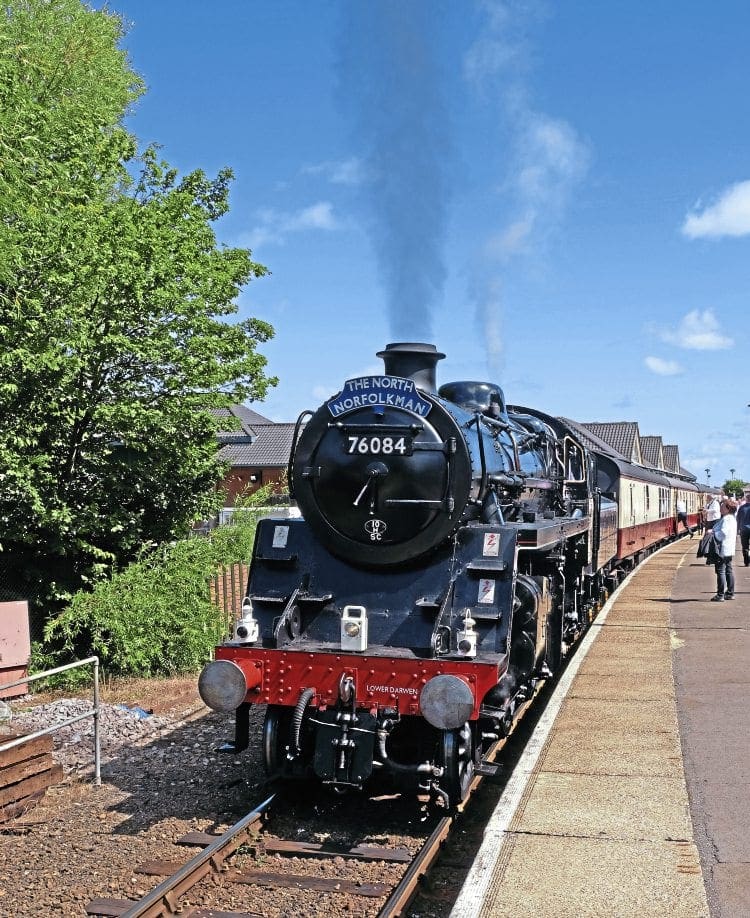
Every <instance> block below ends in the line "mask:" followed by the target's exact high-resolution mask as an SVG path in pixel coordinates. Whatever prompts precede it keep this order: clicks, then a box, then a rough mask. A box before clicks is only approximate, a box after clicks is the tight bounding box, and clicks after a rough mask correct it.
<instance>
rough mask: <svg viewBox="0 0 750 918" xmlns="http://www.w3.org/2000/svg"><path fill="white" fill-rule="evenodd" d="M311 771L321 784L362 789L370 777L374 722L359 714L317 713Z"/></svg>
mask: <svg viewBox="0 0 750 918" xmlns="http://www.w3.org/2000/svg"><path fill="white" fill-rule="evenodd" d="M310 722H311V723H313V724H315V726H316V728H317V729H316V733H315V754H314V757H313V770H314V772H315V774H316V775H317V776H318V777H319V778H320V780H321V781H322V782H323V783H324V784H337V785H348V786H352V787H361V786H362V784H363V783H364V782H365V781H366V780H367V779H368V778H369V777H370V775H371V774H372V762H373V753H374V749H375V734H376V729H377V721H376V719H375V718H374V717H373V716H372V715H371V714H367V713H364V712H362V711H357V712H356V713H353V712H351V711H343V710H328V711H319V712H317V713H316V714H315V715H313V716H312V717H311V718H310Z"/></svg>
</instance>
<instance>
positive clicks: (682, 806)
mask: <svg viewBox="0 0 750 918" xmlns="http://www.w3.org/2000/svg"><path fill="white" fill-rule="evenodd" d="M512 828H513V830H514V831H520V832H533V833H535V834H540V833H545V834H550V835H583V836H586V837H588V838H598V837H601V836H605V837H608V838H618V839H621V840H629V841H640V840H642V839H651V840H652V841H655V840H663V839H672V840H689V839H691V838H692V834H693V833H692V825H691V822H690V816H689V810H688V796H687V791H686V790H685V782H684V779H683V778H682V776H680V777H679V778H674V777H659V776H656V777H642V776H640V775H638V776H633V777H630V776H627V775H588V774H577V775H567V774H555V773H551V772H547V771H542V772H540V774H538V775H537V778H536V781H535V782H534V788H533V793H532V794H531V795H530V796H529V798H528V800H526V802H525V804H524V806H523V808H522V810H521V812H520V813H519V814H517V816H516V818H515V819H514V821H513V825H512Z"/></svg>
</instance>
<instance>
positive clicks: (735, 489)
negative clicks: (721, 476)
mask: <svg viewBox="0 0 750 918" xmlns="http://www.w3.org/2000/svg"><path fill="white" fill-rule="evenodd" d="M748 487H750V484H748V482H747V481H744V480H743V479H742V478H727V480H726V481H725V482H724V484H723V485H722V486H721V490H722V491H723V492H724V493H725V494H729V495H730V497H742V495H743V494H744V493H745V490H746V489H747V488H748Z"/></svg>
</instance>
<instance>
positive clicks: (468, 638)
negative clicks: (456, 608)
mask: <svg viewBox="0 0 750 918" xmlns="http://www.w3.org/2000/svg"><path fill="white" fill-rule="evenodd" d="M474 625H476V621H475V620H474V619H473V618H472V617H471V609H466V612H465V613H464V626H463V628H462V629H461V631H458V632H456V648H457V650H458V652H459V653H460V654H461V655H462V656H464V657H475V656H476V655H477V633H476V631H475V630H474Z"/></svg>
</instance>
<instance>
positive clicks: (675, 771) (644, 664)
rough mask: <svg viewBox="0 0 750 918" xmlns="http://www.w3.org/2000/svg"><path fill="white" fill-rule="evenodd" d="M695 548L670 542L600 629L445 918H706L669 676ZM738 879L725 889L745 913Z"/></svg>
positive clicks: (680, 643) (680, 641)
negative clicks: (683, 574)
mask: <svg viewBox="0 0 750 918" xmlns="http://www.w3.org/2000/svg"><path fill="white" fill-rule="evenodd" d="M694 550H695V548H694V546H686V545H684V544H680V543H674V544H672V545H670V546H668V547H667V548H666V549H665V550H664V551H663V552H661V553H659V554H657V555H655V556H654V557H652V558H650V559H649V560H648V562H646V564H645V565H644V566H642V567H641V568H639V569H638V570H637V571H636V572H635V573H634V574H633V576H632V577H631V578H630V579H629V581H628V583H627V584H626V585H625V588H624V589H623V590H621V591H620V592H619V593H618V594H617V596H616V597H615V599H614V601H613V602H612V603H611V604H610V605H609V606H608V609H607V614H606V618H605V619H604V623H603V624H602V625H601V626H599V624H598V623H597V625H595V629H596V630H595V631H594V632H593V633H592V636H593V635H594V634H595V635H596V637H595V639H594V640H593V643H591V646H590V647H589V649H588V656H587V657H586V658H584V659H582V660H581V661H579V663H578V668H577V670H576V673H575V679H574V681H573V684H572V686H570V688H569V690H568V693H567V695H566V698H565V700H564V702H563V704H562V706H561V708H560V710H559V713H558V714H557V717H556V719H555V721H554V725H553V729H552V733H551V734H550V735H549V737H548V738H547V739H546V740H545V741H543V742H542V741H540V742H539V743H537V748H538V749H539V750H540V751H539V758H538V761H537V764H536V765H531V764H530V763H524V766H523V769H519V783H518V785H517V787H516V788H515V789H514V792H513V794H514V796H513V802H512V803H509V804H508V806H505V805H504V804H503V802H502V801H501V804H499V805H498V809H497V811H496V817H497V822H496V824H494V823H493V822H491V823H490V826H488V830H487V833H488V834H487V836H486V839H485V844H484V845H483V846H482V849H481V850H480V853H479V855H478V858H477V863H476V864H475V866H474V868H473V870H472V872H471V873H470V875H469V878H468V880H467V882H466V884H465V886H464V890H465V893H462V895H461V896H459V900H458V902H457V903H456V906H455V907H454V911H453V913H452V918H465V916H466V918H468V916H472V918H474V916H477V915H482V916H484V918H496V916H498V918H499V916H504V918H505V916H532V915H533V916H534V918H540V916H550V918H552V916H555V918H563V916H576V918H578V916H608V918H609V916H623V918H626V916H627V918H630V916H635V915H637V916H659V918H663V916H666V915H670V916H679V918H694V916H695V918H697V916H701V918H708V916H709V914H710V912H709V903H708V901H707V897H706V889H705V886H704V876H703V873H702V869H701V863H700V860H699V848H698V846H696V843H695V841H694V838H693V823H692V821H691V817H690V798H689V795H688V790H687V787H686V783H685V775H684V770H683V764H682V758H681V753H682V749H681V741H680V732H679V727H678V720H677V710H676V702H675V688H674V682H673V676H672V656H673V654H674V653H675V652H677V651H678V650H681V651H682V650H685V648H686V647H688V643H689V641H692V636H691V637H689V641H686V640H685V637H684V636H683V635H682V634H679V633H678V632H677V630H676V629H675V628H674V625H673V624H672V622H671V618H670V615H671V599H672V597H673V594H674V583H675V572H676V571H678V572H679V570H680V568H681V566H683V564H684V560H685V558H686V557H688V556H689V555H691V554H692V553H693V552H694ZM688 570H689V569H688ZM692 573H693V575H694V576H695V577H698V576H700V577H702V578H703V579H704V580H705V577H706V572H705V571H702V570H700V569H696V571H693V572H692ZM704 586H705V588H706V589H707V590H709V589H712V584H710V583H708V581H706V583H705V584H704ZM692 589H693V588H692V587H691V590H692ZM699 595H701V596H702V595H703V594H702V593H700V592H699ZM692 603H693V600H689V601H688V603H687V605H688V606H690V605H691V604H692ZM696 626H697V627H698V628H701V627H702V623H701V622H697V623H696ZM597 632H598V633H597ZM718 659H719V657H718V656H717V658H716V660H717V662H718ZM749 668H750V667H749ZM727 672H728V670H727ZM696 694H697V696H698V697H700V690H697V692H696ZM697 703H698V702H697V700H696V705H697ZM695 714H696V716H698V714H697V711H696V712H695ZM531 745H532V746H534V743H533V741H532V744H531ZM717 747H718V748H720V744H717ZM524 774H526V775H529V776H530V779H529V781H528V784H525V785H524V784H523V783H520V782H521V780H522V778H523V775H524ZM514 779H515V774H514V776H513V778H511V782H510V783H511V785H512V784H513V783H514ZM748 800H750V794H749V795H748ZM725 803H726V801H725V800H723V799H721V800H717V805H721V807H722V808H723V806H724V804H725ZM709 828H710V827H709ZM706 837H708V833H706ZM725 837H726V839H727V840H731V839H733V838H734V836H733V835H732V836H730V835H726V836H725ZM727 850H728V851H729V850H731V849H729V848H728V849H727ZM737 876H738V874H736V873H735V874H732V875H731V877H728V879H727V880H726V883H725V885H726V886H727V888H728V889H729V888H730V887H731V888H732V889H734V890H735V892H734V893H733V894H734V895H735V900H736V901H738V902H740V901H741V896H742V895H743V893H742V892H741V891H739V892H738V891H737V890H738V889H739V887H740V886H741V883H740V882H739V880H738V879H737ZM717 884H718V880H717ZM732 884H734V885H732ZM739 914H742V913H741V912H740V913H738V915H739ZM747 916H748V918H750V912H748V913H747ZM712 918H713V915H712ZM721 918H724V916H723V915H722V916H721ZM732 918H735V916H734V915H733V916H732Z"/></svg>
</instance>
